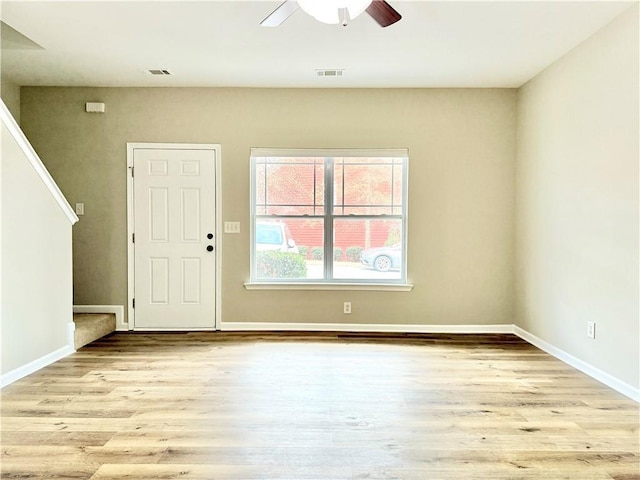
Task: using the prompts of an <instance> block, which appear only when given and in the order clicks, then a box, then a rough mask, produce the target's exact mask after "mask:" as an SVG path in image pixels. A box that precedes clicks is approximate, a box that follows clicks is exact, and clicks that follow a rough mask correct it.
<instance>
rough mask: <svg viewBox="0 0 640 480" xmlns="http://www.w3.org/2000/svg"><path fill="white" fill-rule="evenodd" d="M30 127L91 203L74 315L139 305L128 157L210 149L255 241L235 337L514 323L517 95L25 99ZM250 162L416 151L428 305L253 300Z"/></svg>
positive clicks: (415, 238)
mask: <svg viewBox="0 0 640 480" xmlns="http://www.w3.org/2000/svg"><path fill="white" fill-rule="evenodd" d="M87 101H101V102H105V103H106V113H105V114H104V115H98V114H87V113H85V112H84V103H85V102H87ZM22 127H23V129H24V131H25V132H26V134H27V136H28V137H29V139H30V140H31V141H32V143H33V144H34V146H35V149H36V151H38V153H39V154H40V156H41V158H42V159H43V161H44V162H45V164H46V165H47V168H49V170H50V171H51V173H52V175H53V177H54V178H55V179H56V181H57V182H58V184H59V185H60V187H61V189H62V191H63V192H64V194H65V196H66V197H67V198H68V199H69V201H70V202H71V203H72V204H73V203H75V202H84V203H85V210H86V215H85V216H84V217H81V219H80V222H79V223H78V224H76V226H75V227H74V245H73V246H74V288H75V303H76V304H99V305H104V304H107V305H108V304H118V305H125V304H126V299H127V276H126V268H127V263H126V246H127V238H126V208H125V207H126V143H127V142H196V143H197V142H201V143H220V144H221V145H222V160H223V165H222V189H223V192H222V194H223V196H222V198H223V221H240V222H241V225H242V233H241V234H240V235H232V236H229V235H227V236H224V238H223V265H222V282H223V285H222V299H223V300H222V302H223V304H222V317H223V320H224V321H225V322H243V321H251V322H256V321H258V322H260V321H261V322H345V323H396V324H405V323H406V324H409V323H413V324H445V325H446V324H511V323H513V314H514V302H513V298H514V294H513V272H514V235H513V232H514V175H515V172H514V169H515V152H516V92H515V90H508V89H503V90H500V89H496V90H493V89H487V90H480V89H477V90H454V89H443V90H420V89H415V90H396V89H386V90H341V89H331V90H306V89H287V90H285V89H240V88H238V89H235V88H229V89H195V88H194V89H174V88H141V89H136V88H123V89H115V88H36V87H33V88H32V87H23V89H22ZM251 147H380V148H387V147H389V148H404V147H407V148H409V151H410V167H409V177H410V179H409V239H408V241H409V252H408V255H409V256H408V258H409V267H408V276H409V280H410V281H411V282H412V283H414V284H415V288H414V290H413V291H412V292H410V293H404V292H384V293H381V292H342V291H339V292H335V291H334V292H326V291H325V292H301V291H247V290H245V289H244V287H243V282H245V281H247V280H248V278H249V236H248V230H249V228H248V227H249V225H248V221H249V149H250V148H251ZM346 300H349V301H351V302H352V303H353V314H351V315H349V316H345V315H343V314H342V302H343V301H346Z"/></svg>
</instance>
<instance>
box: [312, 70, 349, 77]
mask: <svg viewBox="0 0 640 480" xmlns="http://www.w3.org/2000/svg"><path fill="white" fill-rule="evenodd" d="M343 73H344V69H343V68H341V69H332V70H316V75H318V76H319V77H341V76H342V74H343Z"/></svg>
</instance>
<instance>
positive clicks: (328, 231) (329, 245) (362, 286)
mask: <svg viewBox="0 0 640 480" xmlns="http://www.w3.org/2000/svg"><path fill="white" fill-rule="evenodd" d="M263 157H280V158H283V157H316V158H317V157H324V158H329V159H333V158H344V157H354V158H362V157H364V158H366V157H379V158H380V157H388V158H403V159H404V163H403V178H402V184H403V188H402V213H401V214H399V215H336V214H334V211H333V210H334V209H333V201H334V192H333V185H334V177H333V174H334V170H333V162H332V161H331V160H330V161H328V162H326V163H325V177H324V184H325V185H324V212H323V214H322V215H317V216H316V218H322V219H323V220H324V238H325V241H324V278H323V279H309V278H305V279H300V280H297V279H269V280H263V279H257V278H256V277H255V273H256V268H255V267H256V263H255V261H256V251H255V228H256V222H257V221H258V220H264V219H265V218H270V219H274V220H275V219H278V218H314V217H312V216H311V217H302V216H290V215H289V216H288V215H283V216H280V215H269V216H261V215H257V213H256V201H257V199H256V180H257V179H256V165H257V162H256V160H255V159H256V158H263ZM408 171H409V152H408V149H279V148H252V149H251V155H250V176H251V205H250V209H251V221H250V239H251V240H250V241H251V249H250V250H251V264H250V265H251V267H250V268H251V273H250V276H251V280H250V281H249V282H247V283H245V287H246V288H247V289H281V288H286V289H296V290H333V289H344V288H348V289H352V290H391V291H393V290H400V291H409V290H411V289H412V285H410V284H408V283H407V250H408V241H407V239H408V235H407V231H408V184H409V176H408ZM340 218H345V219H354V218H362V219H367V218H368V219H374V220H381V219H400V220H401V221H402V232H401V238H402V259H401V266H400V278H399V279H366V278H362V279H334V278H333V223H334V220H335V219H340Z"/></svg>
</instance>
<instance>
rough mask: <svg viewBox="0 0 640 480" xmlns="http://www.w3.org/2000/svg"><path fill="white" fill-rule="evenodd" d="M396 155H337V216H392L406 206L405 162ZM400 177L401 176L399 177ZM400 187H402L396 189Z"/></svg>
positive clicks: (335, 213) (335, 184) (334, 210)
mask: <svg viewBox="0 0 640 480" xmlns="http://www.w3.org/2000/svg"><path fill="white" fill-rule="evenodd" d="M398 161H400V162H401V160H398V159H394V158H336V159H335V160H334V182H333V189H334V209H333V214H334V215H392V214H393V213H394V207H401V206H402V198H403V195H402V187H401V185H402V163H400V165H399V168H400V170H398V167H397V166H396V165H395V163H396V162H398ZM396 177H398V179H396ZM396 190H398V191H397V192H396Z"/></svg>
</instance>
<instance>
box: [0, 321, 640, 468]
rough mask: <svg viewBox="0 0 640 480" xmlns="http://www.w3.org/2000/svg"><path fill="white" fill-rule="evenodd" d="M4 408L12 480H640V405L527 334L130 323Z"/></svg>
mask: <svg viewBox="0 0 640 480" xmlns="http://www.w3.org/2000/svg"><path fill="white" fill-rule="evenodd" d="M1 401H2V405H1V408H2V423H1V434H2V437H1V443H2V459H1V460H2V466H1V472H2V478H3V479H5V478H6V479H13V478H21V479H23V478H37V479H58V480H59V479H75V480H78V479H94V480H105V479H206V480H212V479H224V480H233V479H318V480H329V479H407V480H408V479H419V480H438V479H443V480H451V479H492V480H495V479H553V480H559V479H572V480H595V479H598V480H600V479H603V480H604V479H609V480H611V479H616V480H631V479H640V463H639V458H640V457H639V441H638V435H639V429H638V423H639V413H638V404H637V403H635V402H633V401H632V400H630V399H627V398H625V397H624V396H622V395H620V394H618V393H616V392H615V391H613V390H610V389H609V388H607V387H605V386H603V385H601V384H599V383H598V382H596V381H595V380H593V379H591V378H589V377H587V376H586V375H583V374H582V373H580V372H578V371H576V370H574V369H572V368H571V367H569V366H567V365H565V364H563V363H561V362H560V361H558V360H556V359H554V358H552V357H550V356H549V355H547V354H545V353H543V352H541V351H540V350H538V349H536V348H535V347H533V346H531V345H529V344H527V343H525V342H523V341H521V340H520V339H518V338H517V337H514V336H512V335H457V336H446V335H360V334H352V335H351V334H313V333H309V334H286V333H281V334H246V333H244V334H233V333H188V334H122V333H118V334H114V335H112V336H110V337H107V338H105V339H102V340H99V341H97V342H95V343H93V344H91V345H89V346H87V347H85V348H83V349H81V350H80V351H78V352H77V353H76V354H74V355H72V356H70V357H68V358H66V359H64V360H62V361H59V362H57V363H56V364H54V365H51V366H49V367H47V368H46V369H43V370H41V371H40V372H38V373H36V374H34V375H31V376H29V377H27V378H25V379H23V380H20V381H18V382H16V383H14V384H12V385H10V386H8V387H6V388H5V389H3V390H2V392H1Z"/></svg>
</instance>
